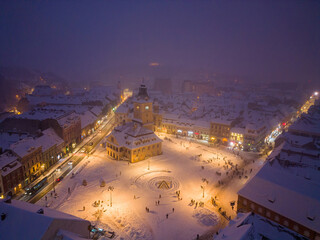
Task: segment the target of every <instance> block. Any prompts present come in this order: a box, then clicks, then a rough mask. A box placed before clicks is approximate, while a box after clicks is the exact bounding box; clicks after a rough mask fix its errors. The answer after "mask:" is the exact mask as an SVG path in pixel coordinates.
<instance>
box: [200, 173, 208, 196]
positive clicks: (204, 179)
mask: <svg viewBox="0 0 320 240" xmlns="http://www.w3.org/2000/svg"><path fill="white" fill-rule="evenodd" d="M202 182H203V183H204V184H203V185H201V189H202V197H203V198H204V189H205V184H208V183H209V181H208V180H207V179H206V178H202Z"/></svg>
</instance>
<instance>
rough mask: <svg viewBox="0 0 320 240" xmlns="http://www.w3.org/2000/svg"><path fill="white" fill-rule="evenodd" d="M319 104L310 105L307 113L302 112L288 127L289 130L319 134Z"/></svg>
mask: <svg viewBox="0 0 320 240" xmlns="http://www.w3.org/2000/svg"><path fill="white" fill-rule="evenodd" d="M319 122H320V105H315V106H312V108H311V109H310V110H309V113H308V114H302V115H301V117H300V119H298V121H296V122H295V123H294V124H292V125H291V126H290V127H289V132H298V133H305V134H307V135H314V136H318V137H319V136H320V124H319Z"/></svg>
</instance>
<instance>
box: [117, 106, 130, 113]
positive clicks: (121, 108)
mask: <svg viewBox="0 0 320 240" xmlns="http://www.w3.org/2000/svg"><path fill="white" fill-rule="evenodd" d="M128 111H129V106H128V105H127V104H121V105H120V106H119V107H118V108H117V110H116V112H115V113H128Z"/></svg>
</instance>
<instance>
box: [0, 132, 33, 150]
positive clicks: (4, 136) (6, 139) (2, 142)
mask: <svg viewBox="0 0 320 240" xmlns="http://www.w3.org/2000/svg"><path fill="white" fill-rule="evenodd" d="M26 137H28V134H26V133H25V134H18V133H7V132H3V133H0V148H2V150H7V149H9V148H10V145H11V144H13V143H15V142H18V141H19V140H21V139H23V138H26Z"/></svg>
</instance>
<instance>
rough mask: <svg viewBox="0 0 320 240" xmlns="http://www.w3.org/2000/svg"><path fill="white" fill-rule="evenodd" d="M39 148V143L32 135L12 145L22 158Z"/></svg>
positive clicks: (11, 147) (13, 149)
mask: <svg viewBox="0 0 320 240" xmlns="http://www.w3.org/2000/svg"><path fill="white" fill-rule="evenodd" d="M38 148H39V145H38V143H37V142H36V141H35V140H34V139H33V138H32V137H28V138H24V139H22V140H20V141H18V142H16V143H13V144H11V145H10V149H11V150H12V151H13V152H14V153H16V154H17V155H18V156H19V157H21V158H23V157H24V156H26V155H29V154H30V153H32V152H34V151H35V150H37V149H38Z"/></svg>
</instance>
